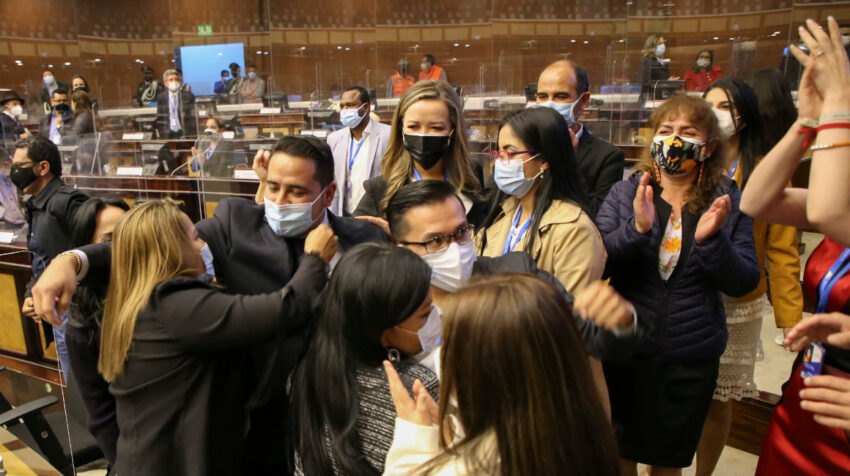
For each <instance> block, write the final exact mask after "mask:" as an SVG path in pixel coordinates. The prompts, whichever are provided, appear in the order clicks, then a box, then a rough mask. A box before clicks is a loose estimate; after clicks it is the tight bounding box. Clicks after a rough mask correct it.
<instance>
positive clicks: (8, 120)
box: [0, 112, 25, 155]
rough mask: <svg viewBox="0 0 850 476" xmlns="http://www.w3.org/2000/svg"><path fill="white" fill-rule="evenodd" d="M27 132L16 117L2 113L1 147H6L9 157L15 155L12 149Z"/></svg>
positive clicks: (0, 118) (0, 123)
mask: <svg viewBox="0 0 850 476" xmlns="http://www.w3.org/2000/svg"><path fill="white" fill-rule="evenodd" d="M24 132H25V130H24V125H23V124H21V121H19V120H17V119H15V118H14V117H12V116H10V115H8V114H6V113H4V112H0V147H3V146H5V147H6V150H7V151H8V152H9V155H12V154H14V153H15V151H14V150H13V149H12V147H13V146H14V145H15V142H17V141H18V139H20V138H21V134H23V133H24Z"/></svg>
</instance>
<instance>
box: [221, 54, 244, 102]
mask: <svg viewBox="0 0 850 476" xmlns="http://www.w3.org/2000/svg"><path fill="white" fill-rule="evenodd" d="M228 67H229V68H230V80H229V81H227V83H226V85H227V91H226V92H225V94H227V95H229V96H231V97H232V98H233V100H235V99H236V98H238V97H239V88H240V87H242V80H243V78H242V68H241V67H240V66H239V64H238V63H230V66H228Z"/></svg>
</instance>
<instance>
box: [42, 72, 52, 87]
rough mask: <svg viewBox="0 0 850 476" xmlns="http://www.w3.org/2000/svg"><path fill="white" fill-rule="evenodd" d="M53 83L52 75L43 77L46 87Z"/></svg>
mask: <svg viewBox="0 0 850 476" xmlns="http://www.w3.org/2000/svg"><path fill="white" fill-rule="evenodd" d="M53 82H54V79H53V76H52V75H49V74H48V75H47V76H45V77H44V84H46V85H48V86H52V85H53Z"/></svg>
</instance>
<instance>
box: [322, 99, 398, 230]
mask: <svg viewBox="0 0 850 476" xmlns="http://www.w3.org/2000/svg"><path fill="white" fill-rule="evenodd" d="M339 105H340V107H341V108H342V109H341V110H340V112H339V120H340V122H342V125H343V126H345V127H344V128H343V129H340V130H338V131H335V132H333V133H331V134H330V135H329V136H328V145H329V146H330V147H331V151H333V156H334V163H335V166H334V178H335V180H336V183H337V186H338V187H339V189H338V190H337V194H336V195H335V196H334V202H333V204H332V205H331V210H332V211H333V212H334V213H336V214H337V215H340V216H351V214H352V213H353V212H354V210H355V209H356V208H357V204H358V203H360V199H361V198H363V195H364V194H365V190H364V189H363V182H365V181H367V180H369V179H370V178H372V177H375V176H378V175H380V174H381V158H382V157H383V156H384V152H385V151H386V150H387V144H388V143H389V141H390V131H391V130H392V128H391V127H390V126H388V125H386V124H381V123H380V122H378V121H373V120H372V119H371V118H370V117H369V113H370V112H371V111H372V100H371V99H370V98H369V93H368V92H367V91H366V89H364V88H362V87H360V86H350V87H349V88H348V89H346V90H345V91H343V93H342V97H341V98H340V101H339Z"/></svg>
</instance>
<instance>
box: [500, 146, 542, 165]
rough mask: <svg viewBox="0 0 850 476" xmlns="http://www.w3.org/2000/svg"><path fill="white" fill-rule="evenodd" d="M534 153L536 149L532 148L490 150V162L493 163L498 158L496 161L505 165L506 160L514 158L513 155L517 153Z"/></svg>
mask: <svg viewBox="0 0 850 476" xmlns="http://www.w3.org/2000/svg"><path fill="white" fill-rule="evenodd" d="M536 153H537V151H536V150H533V149H528V150H515V151H512V152H508V151H506V150H491V151H490V162H491V163H495V162H496V161H497V160H498V161H500V162H502V165H507V164H508V162H509V161H511V159H513V158H514V156H517V155H519V154H531V155H534V154H536ZM529 160H530V159H529Z"/></svg>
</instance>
